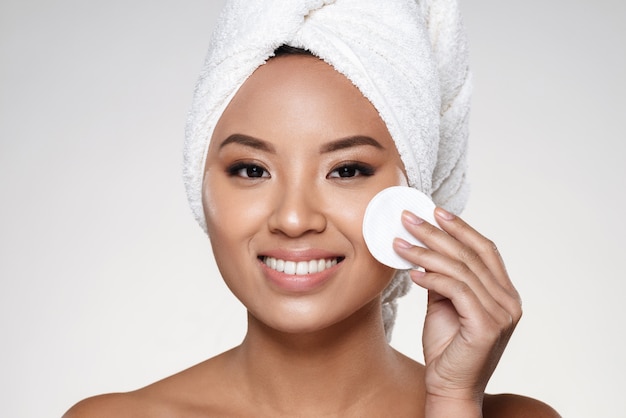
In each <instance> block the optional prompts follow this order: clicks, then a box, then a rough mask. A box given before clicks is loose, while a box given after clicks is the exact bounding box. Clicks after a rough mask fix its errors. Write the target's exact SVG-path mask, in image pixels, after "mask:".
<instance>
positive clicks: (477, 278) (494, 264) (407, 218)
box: [397, 208, 521, 322]
mask: <svg viewBox="0 0 626 418" xmlns="http://www.w3.org/2000/svg"><path fill="white" fill-rule="evenodd" d="M436 216H437V219H438V223H439V225H440V226H441V228H442V229H443V231H441V230H440V229H438V228H436V227H434V226H433V225H430V224H429V223H427V222H425V221H423V220H421V219H420V218H418V217H417V216H415V215H414V214H412V213H410V212H405V213H404V214H403V217H402V220H403V224H404V226H405V228H406V229H407V230H408V231H409V232H410V233H411V234H413V235H414V236H415V237H416V238H418V239H419V240H420V241H422V242H423V243H424V244H426V245H427V246H428V248H429V249H423V248H421V247H414V248H412V249H411V251H406V250H407V249H406V248H400V247H402V245H400V246H398V249H397V251H398V253H399V254H400V255H402V256H403V257H405V258H406V259H407V260H408V261H411V262H412V263H414V264H416V265H419V266H422V267H424V268H425V269H426V270H428V271H432V272H437V273H440V274H443V275H446V276H449V277H453V278H456V279H458V280H461V281H463V282H465V283H466V284H467V285H469V286H470V287H471V288H472V289H473V290H474V291H475V292H476V293H477V295H478V296H479V298H480V299H481V300H482V301H483V303H484V304H485V306H486V307H487V309H488V310H489V311H490V312H496V311H497V308H495V305H497V306H500V307H502V308H504V309H505V310H506V311H507V312H509V313H510V315H511V316H512V317H513V321H514V322H517V321H518V320H519V317H520V316H521V306H520V299H519V294H518V293H517V291H516V290H515V288H514V287H513V284H512V283H511V281H510V279H509V277H508V274H507V272H506V269H505V267H504V263H503V262H502V259H501V257H500V255H499V253H498V252H497V250H496V249H495V248H496V247H495V245H494V244H493V243H492V242H491V241H490V240H488V239H487V238H485V237H484V236H482V235H481V234H479V233H478V232H477V231H476V230H474V229H473V228H471V227H470V226H469V225H468V224H467V223H465V222H464V221H463V220H462V219H461V218H459V217H456V216H454V215H452V214H450V213H448V212H446V211H444V210H443V209H441V208H437V210H436ZM444 231H445V232H444ZM404 247H406V245H404Z"/></svg>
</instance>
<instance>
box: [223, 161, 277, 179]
mask: <svg viewBox="0 0 626 418" xmlns="http://www.w3.org/2000/svg"><path fill="white" fill-rule="evenodd" d="M226 172H227V173H228V175H229V176H231V177H241V178H250V179H260V178H268V177H270V175H269V172H268V171H267V170H266V169H265V168H263V167H262V166H260V165H258V164H254V163H246V162H239V163H236V164H233V165H231V166H230V167H228V168H227V169H226ZM255 174H256V175H255Z"/></svg>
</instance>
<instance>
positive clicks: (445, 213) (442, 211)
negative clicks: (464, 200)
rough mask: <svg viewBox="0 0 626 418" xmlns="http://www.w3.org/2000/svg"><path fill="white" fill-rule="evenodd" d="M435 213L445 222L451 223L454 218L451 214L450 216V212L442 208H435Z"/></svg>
mask: <svg viewBox="0 0 626 418" xmlns="http://www.w3.org/2000/svg"><path fill="white" fill-rule="evenodd" d="M435 213H436V214H437V216H439V217H440V218H441V219H444V220H446V221H451V220H453V219H454V218H455V216H454V215H453V214H451V213H450V212H448V211H447V210H445V209H444V208H440V207H437V209H435Z"/></svg>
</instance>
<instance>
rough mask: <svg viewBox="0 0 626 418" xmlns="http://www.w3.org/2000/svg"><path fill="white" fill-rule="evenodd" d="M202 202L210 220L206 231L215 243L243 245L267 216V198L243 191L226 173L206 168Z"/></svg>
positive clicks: (205, 214)
mask: <svg viewBox="0 0 626 418" xmlns="http://www.w3.org/2000/svg"><path fill="white" fill-rule="evenodd" d="M202 204H203V207H204V216H205V218H206V222H207V232H208V233H209V238H210V239H211V243H218V244H219V245H216V246H214V248H218V247H220V248H221V247H226V246H230V247H232V246H233V245H242V244H244V243H245V240H246V239H247V238H249V237H251V236H252V235H253V234H254V233H255V232H257V231H258V230H259V227H260V226H261V225H262V223H263V221H264V220H265V219H266V218H267V210H268V208H266V207H265V206H267V205H264V199H262V198H261V196H255V193H250V192H248V193H241V192H240V191H238V190H237V189H236V188H233V187H232V186H231V185H229V182H228V179H227V178H225V177H224V175H223V173H215V174H213V173H211V170H208V171H207V174H206V176H205V181H204V186H203V193H202Z"/></svg>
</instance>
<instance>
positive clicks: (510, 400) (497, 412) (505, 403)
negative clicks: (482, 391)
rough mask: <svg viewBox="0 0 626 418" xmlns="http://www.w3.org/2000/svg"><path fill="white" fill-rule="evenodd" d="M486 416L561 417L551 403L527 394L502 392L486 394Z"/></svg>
mask: <svg viewBox="0 0 626 418" xmlns="http://www.w3.org/2000/svg"><path fill="white" fill-rule="evenodd" d="M483 415H484V417H485V418H498V417H507V418H561V416H560V415H559V414H558V412H556V411H555V410H554V409H552V407H550V406H549V405H547V404H545V403H543V402H541V401H538V400H537V399H533V398H528V397H526V396H520V395H512V394H508V393H506V394H500V395H485V400H484V404H483Z"/></svg>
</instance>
